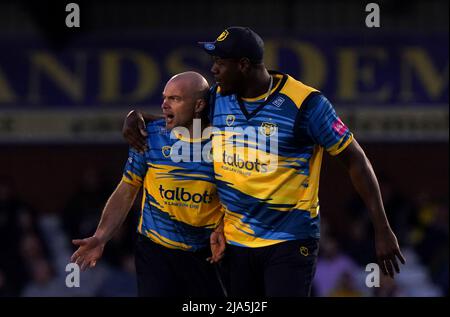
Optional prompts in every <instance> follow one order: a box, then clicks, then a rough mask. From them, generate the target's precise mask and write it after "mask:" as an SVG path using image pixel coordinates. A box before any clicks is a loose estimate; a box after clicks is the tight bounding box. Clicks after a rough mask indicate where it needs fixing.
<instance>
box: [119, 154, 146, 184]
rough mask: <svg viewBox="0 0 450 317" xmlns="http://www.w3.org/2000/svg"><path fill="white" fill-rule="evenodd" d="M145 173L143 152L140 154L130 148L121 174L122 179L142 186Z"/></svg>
mask: <svg viewBox="0 0 450 317" xmlns="http://www.w3.org/2000/svg"><path fill="white" fill-rule="evenodd" d="M146 173H147V166H146V163H145V157H144V154H140V153H139V152H137V151H136V150H135V149H133V148H130V150H129V152H128V159H127V162H126V164H125V168H124V171H123V175H122V181H123V182H125V183H128V184H130V185H132V186H136V187H140V186H142V183H143V179H144V178H145V174H146Z"/></svg>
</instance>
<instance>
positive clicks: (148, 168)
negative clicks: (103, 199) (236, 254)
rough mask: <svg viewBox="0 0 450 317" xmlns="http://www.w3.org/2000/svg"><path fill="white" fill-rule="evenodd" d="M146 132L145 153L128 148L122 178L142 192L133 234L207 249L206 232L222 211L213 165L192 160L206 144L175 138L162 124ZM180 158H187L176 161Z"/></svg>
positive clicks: (167, 243)
mask: <svg viewBox="0 0 450 317" xmlns="http://www.w3.org/2000/svg"><path fill="white" fill-rule="evenodd" d="M147 132H148V138H147V142H148V144H149V150H147V151H146V152H145V153H144V154H140V153H138V152H137V151H136V150H134V149H133V148H130V151H129V157H128V161H127V163H126V165H125V169H124V173H123V177H122V181H124V182H126V183H128V184H131V185H133V186H139V187H141V186H142V187H143V197H142V208H141V215H140V220H139V225H138V229H137V230H138V232H139V233H141V234H143V235H145V236H147V237H148V238H150V239H151V240H152V241H154V242H156V243H158V244H161V245H163V246H165V247H168V248H173V249H182V250H187V251H195V250H198V249H199V248H202V247H206V246H209V236H210V234H211V231H212V230H213V229H214V228H216V227H217V225H218V223H219V222H220V220H221V219H222V217H223V212H222V210H221V206H220V203H219V199H218V195H217V189H216V186H215V184H214V172H213V164H212V162H210V163H208V162H206V161H205V160H203V159H202V160H198V161H194V160H193V159H194V158H196V157H197V158H198V154H200V152H201V151H202V150H203V149H204V147H205V146H206V145H207V143H208V142H209V139H208V140H192V141H190V140H184V139H182V138H181V139H180V138H179V137H177V136H176V135H175V133H173V131H168V130H166V129H165V122H164V120H158V121H155V122H152V123H149V124H148V125H147ZM171 134H172V135H171ZM182 149H183V150H184V152H182V151H181V150H182ZM186 149H187V150H186ZM182 153H184V155H186V153H187V157H181V156H180V154H182ZM208 153H209V152H208ZM180 160H181V161H180ZM177 161H179V162H177Z"/></svg>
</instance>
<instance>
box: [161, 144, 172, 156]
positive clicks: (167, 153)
mask: <svg viewBox="0 0 450 317" xmlns="http://www.w3.org/2000/svg"><path fill="white" fill-rule="evenodd" d="M161 152H162V155H163V156H164V157H165V158H169V157H170V154H171V152H172V147H171V146H170V145H164V146H163V147H162V149H161Z"/></svg>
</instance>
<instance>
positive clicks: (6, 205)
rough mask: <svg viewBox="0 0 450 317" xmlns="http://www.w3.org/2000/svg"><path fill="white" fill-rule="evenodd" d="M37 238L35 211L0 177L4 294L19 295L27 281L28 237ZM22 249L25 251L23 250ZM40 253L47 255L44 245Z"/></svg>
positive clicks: (1, 283) (0, 275) (1, 284)
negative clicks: (26, 245) (25, 246)
mask: <svg viewBox="0 0 450 317" xmlns="http://www.w3.org/2000/svg"><path fill="white" fill-rule="evenodd" d="M29 236H33V237H34V239H37V240H40V239H41V234H40V230H39V228H38V226H37V222H36V215H35V213H34V211H33V210H32V209H31V208H30V207H29V206H27V205H26V204H25V203H24V202H23V201H22V200H21V199H20V198H19V196H18V194H17V191H16V189H15V188H14V184H13V182H12V180H11V179H10V178H8V177H6V176H4V175H3V176H1V177H0V250H1V253H2V258H1V261H0V280H1V281H0V290H1V292H3V295H4V296H18V295H19V294H20V293H21V291H22V288H23V287H24V285H25V283H26V282H27V280H28V276H29V275H28V270H27V264H28V263H29V252H34V251H32V250H31V249H30V248H26V249H25V250H24V248H23V246H24V244H27V243H28V240H27V237H29ZM24 251H25V252H24ZM40 252H41V253H42V254H46V253H47V250H46V248H45V246H44V245H41V246H40Z"/></svg>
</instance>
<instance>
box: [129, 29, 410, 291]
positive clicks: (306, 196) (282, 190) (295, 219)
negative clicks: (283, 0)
mask: <svg viewBox="0 0 450 317" xmlns="http://www.w3.org/2000/svg"><path fill="white" fill-rule="evenodd" d="M200 44H201V45H202V47H203V49H204V50H205V51H206V52H207V53H208V54H210V55H211V56H212V58H213V65H212V68H211V72H212V73H213V75H214V78H215V80H216V82H217V85H216V86H215V87H213V88H212V91H211V97H212V98H211V119H212V124H213V126H214V127H216V128H217V129H219V133H217V134H216V135H215V136H214V137H213V139H215V141H218V143H217V142H213V146H215V145H216V144H230V143H231V144H233V146H232V147H231V149H230V147H221V150H222V151H223V153H220V155H216V149H214V152H215V153H214V154H215V155H214V158H215V161H214V172H215V178H216V183H217V187H218V191H219V196H220V200H221V202H222V204H223V205H224V209H225V217H224V235H225V238H226V242H227V251H226V252H227V261H229V262H228V263H229V269H230V292H229V293H230V294H231V295H234V296H252V295H257V296H258V295H259V296H260V295H263V296H309V294H310V290H311V281H312V278H313V276H314V272H315V265H316V259H317V254H318V245H319V240H318V239H319V231H320V230H319V229H320V228H319V227H320V224H319V199H318V192H319V176H320V166H321V161H322V156H323V153H324V150H326V151H327V152H328V153H329V154H330V155H332V156H335V157H337V158H338V160H339V161H340V162H342V164H343V165H344V167H345V168H346V170H347V171H348V173H349V176H350V178H351V181H352V183H353V185H354V187H355V189H356V191H357V192H358V193H359V194H360V196H361V197H362V199H363V200H364V202H365V204H366V206H367V208H368V210H369V212H370V216H371V219H372V222H373V226H374V232H375V247H376V254H377V259H378V263H379V264H380V267H381V269H382V271H383V273H384V274H389V275H390V276H394V271H396V272H397V273H398V272H399V265H398V262H397V258H398V259H399V260H400V261H401V262H402V263H404V258H403V256H402V254H401V252H400V248H399V245H398V242H397V239H396V237H395V234H394V233H393V231H392V230H391V228H390V225H389V222H388V220H387V217H386V214H385V211H384V207H383V202H382V198H381V193H380V189H379V185H378V181H377V178H376V176H375V173H374V171H373V169H372V166H371V164H370V162H369V160H368V158H367V157H366V155H365V154H364V151H363V150H362V148H361V147H360V146H359V144H358V142H357V141H356V139H355V138H354V136H353V134H352V133H351V132H350V131H349V129H348V128H347V127H346V126H345V124H344V123H343V122H342V121H341V120H340V119H339V117H338V116H337V115H336V112H335V111H334V108H333V106H332V105H331V103H330V102H329V101H328V100H327V99H326V98H325V96H324V95H323V94H322V93H320V92H319V91H318V90H316V89H314V88H312V87H309V86H307V85H305V84H303V83H302V82H300V81H298V80H295V79H294V78H292V77H290V76H289V75H287V74H283V73H279V72H275V71H268V70H267V69H266V67H265V66H264V63H263V55H264V43H263V40H262V39H261V38H260V37H259V35H258V34H256V33H255V32H253V31H252V30H251V29H249V28H246V27H230V28H227V29H226V30H225V31H223V32H222V33H221V34H220V35H219V37H218V38H217V39H216V41H214V42H200ZM145 117H147V119H151V117H150V116H148V115H145V114H140V113H138V112H135V113H133V114H132V115H131V116H129V117H128V119H127V120H126V122H125V125H124V135H125V137H126V139H127V140H128V141H129V142H130V143H131V145H133V146H135V147H137V148H142V142H141V141H139V140H140V139H142V136H139V129H138V127H139V126H143V125H144V120H143V119H144V118H145ZM232 127H236V128H242V129H246V128H254V129H255V130H258V131H260V133H261V134H262V135H265V136H274V135H275V136H276V137H277V142H276V144H277V145H278V148H277V149H276V150H277V151H272V150H273V149H272V148H270V147H269V149H261V148H259V149H257V153H258V154H261V156H262V157H263V156H264V155H263V154H266V156H267V154H269V155H268V157H269V161H272V160H273V156H274V155H275V156H276V160H275V161H276V162H277V166H276V168H275V169H273V168H265V169H263V168H259V169H258V168H256V166H257V164H255V161H252V162H248V161H246V162H245V164H234V163H233V162H230V161H229V160H228V158H230V157H231V158H233V157H234V158H236V155H234V154H235V153H236V152H237V151H239V149H240V148H242V147H244V148H252V147H254V145H253V144H251V142H248V141H246V140H245V138H242V139H239V132H237V131H238V130H232V131H230V128H232ZM218 138H219V139H218ZM236 138H237V139H239V140H238V142H235V140H236ZM274 153H275V154H274ZM217 157H223V158H225V159H222V160H220V159H219V160H216V158H217ZM230 163H231V165H232V168H230ZM247 163H252V164H247ZM270 163H271V162H269V163H268V164H270ZM259 164H265V163H264V162H262V161H260V163H259ZM249 166H254V167H255V168H252V169H249V168H248V167H249ZM241 167H242V168H241ZM215 258H216V259H217V258H218V257H215Z"/></svg>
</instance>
